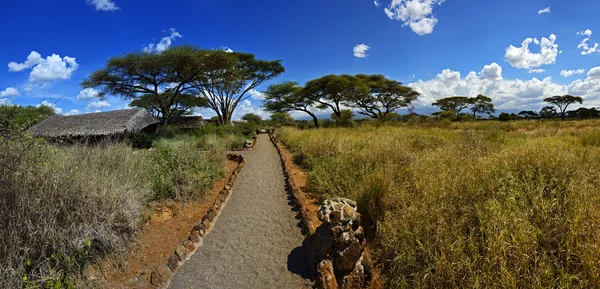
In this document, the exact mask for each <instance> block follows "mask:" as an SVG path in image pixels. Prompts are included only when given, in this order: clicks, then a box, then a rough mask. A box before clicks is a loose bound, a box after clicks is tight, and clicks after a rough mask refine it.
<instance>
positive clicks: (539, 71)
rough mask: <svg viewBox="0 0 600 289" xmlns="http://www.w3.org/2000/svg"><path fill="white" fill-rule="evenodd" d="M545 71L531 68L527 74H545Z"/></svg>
mask: <svg viewBox="0 0 600 289" xmlns="http://www.w3.org/2000/svg"><path fill="white" fill-rule="evenodd" d="M545 71H546V70H544V69H542V68H532V69H529V70H527V72H529V74H531V73H542V72H545Z"/></svg>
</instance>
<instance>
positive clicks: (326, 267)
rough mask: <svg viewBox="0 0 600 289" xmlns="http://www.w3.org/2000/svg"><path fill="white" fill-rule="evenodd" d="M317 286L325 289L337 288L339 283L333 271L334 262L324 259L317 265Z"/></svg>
mask: <svg viewBox="0 0 600 289" xmlns="http://www.w3.org/2000/svg"><path fill="white" fill-rule="evenodd" d="M317 282H318V284H317V287H318V288H324V289H337V288H338V284H337V280H336V279H335V274H334V273H333V264H332V263H331V261H329V260H323V261H321V263H319V265H318V266H317Z"/></svg>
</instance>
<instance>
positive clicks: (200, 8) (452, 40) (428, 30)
mask: <svg viewBox="0 0 600 289" xmlns="http://www.w3.org/2000/svg"><path fill="white" fill-rule="evenodd" d="M3 4H4V7H3V9H2V10H1V11H0V19H1V20H0V21H2V22H3V23H2V25H0V35H2V39H3V44H2V45H0V65H4V69H0V102H1V103H12V104H20V105H38V104H40V103H49V104H52V105H54V106H55V107H56V110H57V112H59V113H63V114H68V113H85V112H93V111H97V110H100V111H105V110H113V109H122V108H124V107H126V105H127V104H128V102H127V101H125V100H122V99H119V98H116V97H108V98H106V99H105V100H98V99H95V98H93V96H94V95H95V94H94V91H91V90H88V91H83V92H82V88H81V87H80V86H79V83H80V82H81V80H83V79H84V78H85V77H86V76H87V75H89V74H90V73H91V72H92V71H94V70H96V69H100V68H102V67H103V65H104V63H105V61H106V60H107V59H108V58H109V57H111V56H114V55H119V54H124V53H127V52H132V51H136V50H138V51H139V50H143V49H144V48H148V47H149V46H150V45H154V46H152V48H153V49H155V50H156V49H157V48H158V47H166V46H168V45H179V44H194V45H197V46H199V47H202V48H208V49H216V48H223V47H227V48H230V49H232V50H234V51H240V52H249V53H253V54H255V55H256V57H257V58H260V59H269V60H275V59H281V60H283V64H284V66H285V68H286V73H284V74H283V75H281V76H280V77H279V78H277V79H274V80H272V81H270V82H268V83H266V84H265V85H263V86H262V87H259V89H258V90H259V91H260V90H261V89H264V88H265V87H266V85H268V84H270V83H276V82H278V81H281V80H293V81H298V82H300V83H304V82H306V81H307V80H310V79H313V78H317V77H320V76H323V75H325V74H330V73H336V74H342V73H347V74H356V73H368V74H371V73H378V74H384V75H386V76H387V77H390V78H393V79H396V80H400V81H402V82H404V83H405V84H407V85H410V86H412V87H413V88H415V89H416V90H418V91H419V92H421V94H422V96H421V97H420V99H419V101H418V102H417V103H416V104H415V105H416V109H417V111H420V112H431V111H434V110H435V109H433V108H431V106H430V104H431V102H433V101H434V100H436V99H439V98H441V97H447V96H452V95H467V96H473V95H477V94H479V93H483V94H486V95H488V96H490V97H492V99H493V100H494V102H495V103H496V105H497V107H498V108H500V109H505V110H522V109H534V110H539V109H540V108H541V106H543V101H542V99H543V98H544V97H548V96H552V95H556V94H566V93H570V94H574V95H580V96H582V97H584V99H585V102H584V105H585V106H600V49H598V47H597V46H596V43H599V42H600V20H597V17H596V14H597V11H600V1H591V0H587V1H583V0H570V1H565V0H520V1H517V0H503V1H499V0H485V1H481V0H460V1H459V0H445V1H443V0H393V1H390V0H387V1H386V0H378V1H377V2H374V1H372V0H361V1H359V0H304V1H274V0H268V1H229V0H202V1H199V0H171V1H163V0H155V1H138V0H127V1H125V0H50V1H42V0H20V1H8V2H6V3H3ZM594 32H597V33H598V34H595V33H594ZM586 39H587V40H586ZM161 42H162V44H161ZM259 91H257V92H254V93H253V98H251V99H250V100H249V101H248V102H246V103H243V104H242V106H241V107H240V108H239V109H238V113H237V116H238V117H239V116H241V115H242V114H243V113H246V112H255V113H259V114H261V115H263V116H267V115H268V114H266V113H264V112H263V111H262V110H261V109H260V105H261V101H260V98H261V94H260V92H259ZM199 113H201V114H202V115H204V116H207V117H209V116H211V115H212V114H211V113H210V111H207V110H202V111H199ZM325 113H326V112H323V114H325ZM298 116H300V115H298Z"/></svg>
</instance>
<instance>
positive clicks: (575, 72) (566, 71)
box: [560, 69, 585, 77]
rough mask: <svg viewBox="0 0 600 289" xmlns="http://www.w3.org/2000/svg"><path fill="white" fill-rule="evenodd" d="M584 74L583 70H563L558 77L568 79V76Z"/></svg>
mask: <svg viewBox="0 0 600 289" xmlns="http://www.w3.org/2000/svg"><path fill="white" fill-rule="evenodd" d="M584 72H585V70H584V69H576V70H575V69H570V70H564V69H563V70H562V71H561V72H560V75H561V76H563V77H570V76H572V75H575V74H583V73H584Z"/></svg>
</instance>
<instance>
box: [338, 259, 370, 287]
mask: <svg viewBox="0 0 600 289" xmlns="http://www.w3.org/2000/svg"><path fill="white" fill-rule="evenodd" d="M364 284H365V270H364V267H363V265H362V264H361V260H358V262H356V265H355V266H354V270H353V271H352V272H350V274H348V275H346V276H344V277H343V278H342V282H341V284H340V288H343V289H360V288H364Z"/></svg>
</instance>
